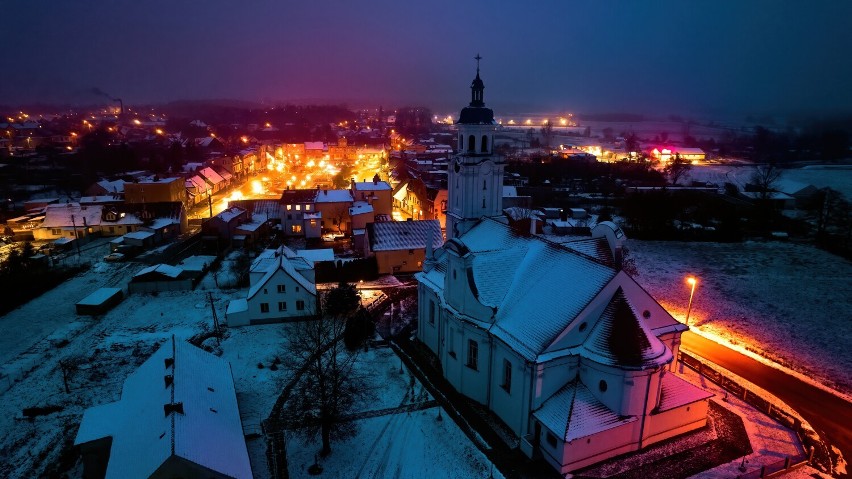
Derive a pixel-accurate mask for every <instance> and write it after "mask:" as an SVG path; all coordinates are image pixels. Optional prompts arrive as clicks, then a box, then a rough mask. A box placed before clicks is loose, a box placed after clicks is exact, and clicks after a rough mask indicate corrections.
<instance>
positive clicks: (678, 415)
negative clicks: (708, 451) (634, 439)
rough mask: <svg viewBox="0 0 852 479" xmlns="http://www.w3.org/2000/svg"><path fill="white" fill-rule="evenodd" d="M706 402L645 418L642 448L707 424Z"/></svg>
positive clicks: (704, 400)
mask: <svg viewBox="0 0 852 479" xmlns="http://www.w3.org/2000/svg"><path fill="white" fill-rule="evenodd" d="M708 407H709V404H708V400H707V399H703V400H701V401H698V402H694V403H692V404H686V405H684V406H681V407H678V408H674V409H669V410H668V411H664V412H661V413H656V414H652V415H649V416H648V417H647V418H646V423H645V431H644V440H643V441H642V447H647V446H649V445H651V444H654V443H656V442H660V441H664V440H666V439H669V438H672V437H675V436H677V435H679V434H683V433H686V432H689V431H694V430H695V429H699V428H702V427H704V426H705V425H706V424H707V409H708Z"/></svg>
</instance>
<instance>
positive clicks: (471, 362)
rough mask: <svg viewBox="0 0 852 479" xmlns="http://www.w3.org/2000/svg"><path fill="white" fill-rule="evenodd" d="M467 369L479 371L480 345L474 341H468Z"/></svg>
mask: <svg viewBox="0 0 852 479" xmlns="http://www.w3.org/2000/svg"><path fill="white" fill-rule="evenodd" d="M467 367H469V368H470V369H474V370H476V369H479V344H478V343H477V342H476V341H474V340H472V339H469V340H468V341H467Z"/></svg>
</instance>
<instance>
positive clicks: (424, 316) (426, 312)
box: [417, 282, 442, 355]
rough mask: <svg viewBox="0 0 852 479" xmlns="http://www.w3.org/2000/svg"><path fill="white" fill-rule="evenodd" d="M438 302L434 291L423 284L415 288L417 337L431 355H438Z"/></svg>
mask: <svg viewBox="0 0 852 479" xmlns="http://www.w3.org/2000/svg"><path fill="white" fill-rule="evenodd" d="M440 304H441V303H440V302H439V301H438V297H437V295H436V294H435V292H434V291H432V290H431V289H430V288H429V287H428V286H426V285H425V284H424V283H422V282H421V283H420V284H419V285H418V286H417V308H418V310H419V312H418V315H417V317H418V318H420V319H419V320H418V321H417V337H418V339H420V341H421V342H422V343H423V344H425V345H426V347H428V348H429V349H430V350H432V352H433V353H435V354H436V355H438V354H439V350H438V344H439V343H438V337H439V335H438V332H439V331H440V327H441V323H442V318H441V315H442V312H441V307H440Z"/></svg>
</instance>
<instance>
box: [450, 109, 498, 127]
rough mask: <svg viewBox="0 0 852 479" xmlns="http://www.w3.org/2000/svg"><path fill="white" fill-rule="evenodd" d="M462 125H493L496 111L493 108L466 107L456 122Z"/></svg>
mask: <svg viewBox="0 0 852 479" xmlns="http://www.w3.org/2000/svg"><path fill="white" fill-rule="evenodd" d="M456 123H458V124H461V125H493V124H494V123H495V122H494V111H493V110H492V109H491V108H485V107H484V106H483V107H474V106H466V107H464V108H462V111H461V113H460V114H459V119H458V121H457V122H456Z"/></svg>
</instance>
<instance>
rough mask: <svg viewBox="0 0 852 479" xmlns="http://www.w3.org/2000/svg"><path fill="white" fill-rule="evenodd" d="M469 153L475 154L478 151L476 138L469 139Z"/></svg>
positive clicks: (471, 136) (470, 137)
mask: <svg viewBox="0 0 852 479" xmlns="http://www.w3.org/2000/svg"><path fill="white" fill-rule="evenodd" d="M467 151H470V152H474V151H476V137H475V136H473V135H470V136H469V137H468V138H467Z"/></svg>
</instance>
